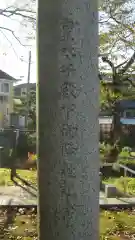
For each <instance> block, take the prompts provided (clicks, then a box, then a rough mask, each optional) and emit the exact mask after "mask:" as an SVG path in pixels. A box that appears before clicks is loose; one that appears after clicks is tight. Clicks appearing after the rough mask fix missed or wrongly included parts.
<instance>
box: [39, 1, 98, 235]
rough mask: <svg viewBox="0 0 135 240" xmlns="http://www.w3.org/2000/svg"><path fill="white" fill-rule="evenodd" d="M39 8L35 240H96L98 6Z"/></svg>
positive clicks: (44, 3) (67, 3)
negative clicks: (37, 235)
mask: <svg viewBox="0 0 135 240" xmlns="http://www.w3.org/2000/svg"><path fill="white" fill-rule="evenodd" d="M38 2H39V3H38V4H39V5H38V37H37V38H38V39H37V41H38V83H37V106H38V111H37V112H38V117H37V136H38V137H37V142H38V144H37V146H38V157H39V161H38V187H39V194H38V200H39V207H38V211H39V240H45V239H46V240H97V239H99V235H98V231H99V226H98V222H99V185H100V184H99V151H98V142H99V126H98V114H99V98H98V97H99V81H98V23H97V22H98V17H97V15H98V7H97V5H98V4H97V0H91V1H90V0H63V1H58V0H56V1H52V0H46V1H45V0H39V1H38Z"/></svg>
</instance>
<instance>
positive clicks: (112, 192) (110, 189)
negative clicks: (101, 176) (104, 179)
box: [105, 184, 117, 198]
mask: <svg viewBox="0 0 135 240" xmlns="http://www.w3.org/2000/svg"><path fill="white" fill-rule="evenodd" d="M116 196H117V188H116V187H115V186H114V185H112V184H106V185H105V197H106V198H112V197H116Z"/></svg>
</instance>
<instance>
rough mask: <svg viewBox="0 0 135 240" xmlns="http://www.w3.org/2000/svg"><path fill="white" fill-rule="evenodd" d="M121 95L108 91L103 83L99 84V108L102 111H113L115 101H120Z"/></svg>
mask: <svg viewBox="0 0 135 240" xmlns="http://www.w3.org/2000/svg"><path fill="white" fill-rule="evenodd" d="M122 97H123V95H122V93H115V92H114V91H113V90H112V89H109V88H108V87H107V86H106V85H105V84H104V82H103V81H101V84H100V108H101V110H102V111H107V110H108V109H109V110H110V109H113V108H114V106H115V103H116V101H118V100H120V99H122Z"/></svg>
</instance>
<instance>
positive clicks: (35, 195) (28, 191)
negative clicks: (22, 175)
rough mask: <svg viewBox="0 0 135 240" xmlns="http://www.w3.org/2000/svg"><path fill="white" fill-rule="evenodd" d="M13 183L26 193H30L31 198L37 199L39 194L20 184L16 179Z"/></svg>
mask: <svg viewBox="0 0 135 240" xmlns="http://www.w3.org/2000/svg"><path fill="white" fill-rule="evenodd" d="M12 181H13V182H14V184H15V185H16V186H18V187H20V188H22V189H23V190H24V191H25V192H27V193H29V194H30V195H31V196H33V197H36V198H37V194H35V193H34V192H32V191H31V190H30V189H29V188H27V187H25V186H23V185H21V184H19V183H18V182H17V181H16V180H15V179H12Z"/></svg>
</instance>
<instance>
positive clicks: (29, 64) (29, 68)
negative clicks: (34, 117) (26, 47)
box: [26, 51, 31, 127]
mask: <svg viewBox="0 0 135 240" xmlns="http://www.w3.org/2000/svg"><path fill="white" fill-rule="evenodd" d="M30 70H31V51H29V62H28V76H27V94H26V101H27V108H26V127H28V116H29V95H30V89H29V85H30Z"/></svg>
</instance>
